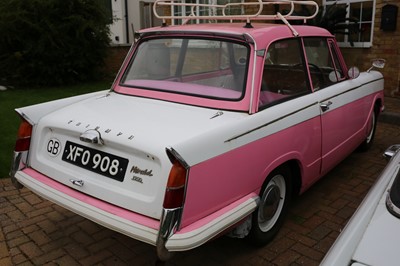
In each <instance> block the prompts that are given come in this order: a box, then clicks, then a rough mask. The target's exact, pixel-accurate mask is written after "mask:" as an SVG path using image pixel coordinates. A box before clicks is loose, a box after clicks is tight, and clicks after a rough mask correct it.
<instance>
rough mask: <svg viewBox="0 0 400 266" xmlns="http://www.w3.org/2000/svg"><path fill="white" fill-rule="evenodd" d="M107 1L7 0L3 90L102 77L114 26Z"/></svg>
mask: <svg viewBox="0 0 400 266" xmlns="http://www.w3.org/2000/svg"><path fill="white" fill-rule="evenodd" d="M103 2H104V1H100V0H97V1H96V0H65V1H64V0H1V1H0V36H1V38H0V69H1V71H0V85H10V84H12V85H24V86H26V85H59V84H71V83H76V82H80V81H88V80H93V79H96V78H98V76H99V70H100V69H101V66H102V64H103V59H104V57H105V55H106V52H107V47H108V45H109V28H108V24H110V23H111V22H112V19H111V17H110V15H109V13H107V11H106V10H105V8H104V3H103ZM107 14H108V15H107Z"/></svg>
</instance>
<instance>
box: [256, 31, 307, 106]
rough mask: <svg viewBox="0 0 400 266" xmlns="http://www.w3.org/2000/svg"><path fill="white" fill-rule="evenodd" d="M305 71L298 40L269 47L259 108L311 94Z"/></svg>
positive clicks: (278, 42)
mask: <svg viewBox="0 0 400 266" xmlns="http://www.w3.org/2000/svg"><path fill="white" fill-rule="evenodd" d="M305 69H306V68H305V65H304V63H303V57H302V49H301V43H300V40H299V39H287V40H280V41H277V42H275V43H272V44H271V45H270V46H269V47H268V50H267V53H266V56H265V61H264V71H263V77H262V84H261V92H260V99H259V107H265V106H268V105H271V104H276V103H278V102H282V101H285V100H288V99H292V98H296V97H299V96H301V95H304V94H306V93H308V92H310V89H309V85H308V82H307V73H306V71H305Z"/></svg>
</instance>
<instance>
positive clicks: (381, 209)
mask: <svg viewBox="0 0 400 266" xmlns="http://www.w3.org/2000/svg"><path fill="white" fill-rule="evenodd" d="M399 169H400V153H397V155H396V156H395V157H393V158H392V160H391V161H390V162H389V164H388V165H387V166H386V168H385V169H384V171H383V172H382V174H381V176H380V177H379V179H377V181H376V183H375V184H374V186H373V187H372V188H371V190H370V191H369V192H368V194H367V196H366V197H365V198H364V200H363V202H362V203H361V204H360V206H359V208H358V209H357V211H356V212H355V213H354V215H353V216H352V217H351V219H350V221H349V222H348V223H347V225H346V227H345V228H344V230H343V231H342V233H341V234H340V235H339V237H338V238H337V240H336V241H335V243H334V244H333V246H332V247H331V249H330V250H329V252H328V253H327V255H326V256H325V258H324V260H323V261H322V263H321V265H332V266H333V265H349V263H350V262H351V261H354V263H353V264H351V265H388V266H389V265H399V259H398V240H399V238H400V230H399V229H400V219H399V218H396V217H394V216H393V215H392V214H390V213H389V211H388V210H387V208H386V204H385V201H386V197H387V193H388V190H389V189H390V186H391V184H392V182H393V179H394V178H395V177H396V175H397V174H398V172H399Z"/></svg>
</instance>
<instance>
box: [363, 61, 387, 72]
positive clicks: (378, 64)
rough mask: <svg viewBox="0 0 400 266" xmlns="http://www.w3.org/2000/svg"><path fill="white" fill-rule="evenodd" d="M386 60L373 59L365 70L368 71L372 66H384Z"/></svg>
mask: <svg viewBox="0 0 400 266" xmlns="http://www.w3.org/2000/svg"><path fill="white" fill-rule="evenodd" d="M385 63H386V60H385V59H381V58H380V59H374V60H373V61H372V66H371V67H370V68H369V69H368V70H367V72H368V73H369V72H370V71H371V70H372V69H373V68H380V69H382V68H384V67H385Z"/></svg>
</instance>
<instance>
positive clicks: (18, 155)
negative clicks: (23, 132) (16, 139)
mask: <svg viewBox="0 0 400 266" xmlns="http://www.w3.org/2000/svg"><path fill="white" fill-rule="evenodd" d="M27 156H28V152H27V151H25V152H16V151H14V156H13V161H12V163H11V169H10V173H9V176H10V178H11V182H12V183H13V185H14V186H15V187H16V188H18V189H21V188H23V185H22V184H21V183H19V182H18V180H17V179H16V178H15V174H16V173H17V171H19V170H21V169H24V168H25V167H26V158H27Z"/></svg>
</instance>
